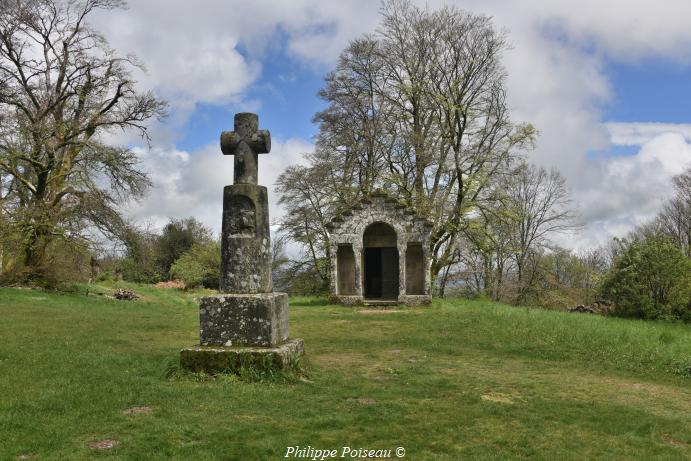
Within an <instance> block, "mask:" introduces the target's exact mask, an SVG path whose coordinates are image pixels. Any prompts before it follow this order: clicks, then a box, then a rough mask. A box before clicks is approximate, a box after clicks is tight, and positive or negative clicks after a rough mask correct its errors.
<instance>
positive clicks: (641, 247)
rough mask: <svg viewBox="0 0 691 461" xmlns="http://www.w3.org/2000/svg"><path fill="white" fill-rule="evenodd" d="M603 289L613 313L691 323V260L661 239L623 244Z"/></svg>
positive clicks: (662, 237)
mask: <svg viewBox="0 0 691 461" xmlns="http://www.w3.org/2000/svg"><path fill="white" fill-rule="evenodd" d="M623 246H624V248H623V250H622V251H621V252H620V254H619V255H618V256H617V258H616V259H615V261H614V265H613V267H612V269H611V270H610V272H609V273H608V274H607V275H606V277H605V280H604V283H603V285H602V293H603V295H604V296H606V297H608V298H610V299H611V300H613V301H614V302H615V303H616V306H617V307H616V311H615V313H616V314H618V315H622V316H628V317H641V318H648V319H675V318H676V319H684V320H687V321H688V320H691V260H689V259H688V258H686V257H685V256H684V254H683V253H682V252H681V251H680V250H679V248H677V247H676V246H675V245H674V243H673V242H672V241H671V240H669V239H668V238H667V237H664V236H653V237H648V238H646V239H644V240H638V239H635V240H633V241H631V242H623Z"/></svg>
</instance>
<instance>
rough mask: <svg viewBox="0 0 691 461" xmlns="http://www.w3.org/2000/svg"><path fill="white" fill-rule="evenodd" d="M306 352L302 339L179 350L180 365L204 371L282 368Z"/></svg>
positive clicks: (287, 366) (292, 363)
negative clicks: (260, 345) (280, 342)
mask: <svg viewBox="0 0 691 461" xmlns="http://www.w3.org/2000/svg"><path fill="white" fill-rule="evenodd" d="M304 353H305V344H304V341H303V340H302V339H289V340H288V341H286V342H284V343H283V344H280V345H278V346H276V347H267V348H264V347H217V346H193V347H188V348H186V349H183V350H182V351H180V366H182V367H183V368H185V369H187V370H191V371H197V372H198V371H203V372H206V373H219V372H231V373H237V372H238V371H240V370H241V369H242V368H252V369H254V370H258V371H270V370H271V371H277V370H285V369H287V368H289V367H291V366H292V365H294V364H295V363H297V361H298V360H299V359H300V357H302V356H303V354H304Z"/></svg>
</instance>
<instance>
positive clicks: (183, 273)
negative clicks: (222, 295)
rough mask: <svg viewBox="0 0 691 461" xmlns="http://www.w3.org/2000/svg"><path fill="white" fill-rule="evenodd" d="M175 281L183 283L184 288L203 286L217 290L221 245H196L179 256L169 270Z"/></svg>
mask: <svg viewBox="0 0 691 461" xmlns="http://www.w3.org/2000/svg"><path fill="white" fill-rule="evenodd" d="M170 274H171V276H172V277H173V278H175V279H180V280H182V281H183V282H185V286H186V288H195V287H198V286H204V287H205V288H218V283H219V278H220V276H221V244H220V243H218V242H208V243H196V244H194V245H192V248H190V249H189V251H187V252H185V253H184V254H183V255H182V256H180V257H179V258H178V259H177V260H176V261H175V263H173V265H172V267H171V268H170Z"/></svg>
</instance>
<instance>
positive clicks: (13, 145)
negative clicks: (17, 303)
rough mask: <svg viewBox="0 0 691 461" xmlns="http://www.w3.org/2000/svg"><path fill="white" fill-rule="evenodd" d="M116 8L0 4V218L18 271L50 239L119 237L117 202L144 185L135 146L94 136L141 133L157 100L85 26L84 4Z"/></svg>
mask: <svg viewBox="0 0 691 461" xmlns="http://www.w3.org/2000/svg"><path fill="white" fill-rule="evenodd" d="M122 5H123V2H122V1H120V0H6V1H3V2H0V206H1V209H0V215H1V216H2V219H0V222H2V225H3V227H4V232H3V234H4V235H14V236H18V237H17V238H16V239H15V240H18V241H17V245H16V246H13V247H10V248H8V247H4V248H3V250H4V251H3V259H7V258H9V257H12V258H13V259H15V260H16V264H14V266H15V267H22V266H23V267H24V270H25V271H26V273H27V276H28V277H31V278H38V279H40V278H41V274H42V272H43V271H44V270H45V268H46V266H47V265H48V264H49V261H48V258H47V252H48V249H49V247H50V245H51V243H52V242H54V241H55V240H56V239H61V240H63V241H80V240H81V241H82V242H83V241H84V240H85V238H86V233H87V230H88V229H92V228H97V229H99V230H100V231H101V232H103V233H105V234H106V235H107V236H109V237H111V238H120V237H121V233H122V230H123V228H124V223H123V220H122V215H121V204H122V203H123V201H125V200H126V199H128V198H131V197H135V198H136V197H141V196H142V194H144V192H145V191H146V189H147V187H148V186H149V185H150V183H149V180H148V178H147V176H146V174H145V173H144V172H142V170H141V169H140V168H139V163H138V159H137V156H136V155H135V153H134V152H133V151H132V150H131V149H130V148H128V147H124V146H114V145H110V144H107V143H106V141H105V137H104V135H105V134H106V133H108V132H112V131H113V130H135V131H137V132H139V133H140V134H141V135H142V136H144V137H147V128H146V125H145V122H146V121H147V120H149V119H151V118H153V117H160V116H162V115H163V113H164V110H165V104H164V103H163V102H162V101H160V100H159V99H157V98H156V97H155V96H154V95H153V94H152V93H151V92H140V91H138V90H137V89H136V85H135V81H134V80H133V79H132V75H131V73H132V70H133V69H135V68H137V67H140V65H139V64H138V63H137V61H136V60H134V58H131V57H127V58H125V57H121V56H118V55H117V54H116V53H115V52H114V51H113V50H112V49H111V48H110V47H109V46H108V44H107V43H106V41H105V39H104V38H103V37H102V36H101V35H100V34H99V33H98V32H97V31H95V30H93V29H92V28H91V27H89V25H88V24H87V23H86V20H87V18H88V16H89V15H90V14H91V13H92V12H93V11H95V10H98V9H112V8H116V7H120V6H122ZM147 139H148V138H147ZM10 253H11V255H10Z"/></svg>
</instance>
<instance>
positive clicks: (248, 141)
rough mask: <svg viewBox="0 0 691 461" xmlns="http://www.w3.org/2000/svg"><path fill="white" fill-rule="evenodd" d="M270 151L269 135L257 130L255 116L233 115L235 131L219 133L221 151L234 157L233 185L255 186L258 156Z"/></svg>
mask: <svg viewBox="0 0 691 461" xmlns="http://www.w3.org/2000/svg"><path fill="white" fill-rule="evenodd" d="M270 150H271V134H270V133H269V130H260V129H259V117H258V116H257V114H252V113H248V112H243V113H239V114H235V131H224V132H223V133H221V151H223V154H224V155H234V156H235V170H234V174H233V183H234V184H257V177H258V175H259V166H258V161H257V157H258V154H268V153H269V151H270Z"/></svg>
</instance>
